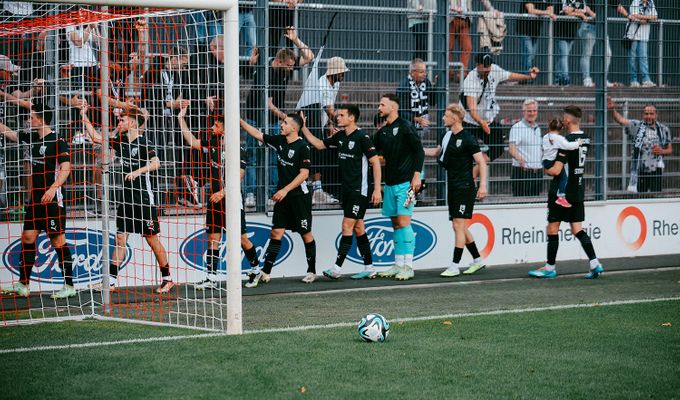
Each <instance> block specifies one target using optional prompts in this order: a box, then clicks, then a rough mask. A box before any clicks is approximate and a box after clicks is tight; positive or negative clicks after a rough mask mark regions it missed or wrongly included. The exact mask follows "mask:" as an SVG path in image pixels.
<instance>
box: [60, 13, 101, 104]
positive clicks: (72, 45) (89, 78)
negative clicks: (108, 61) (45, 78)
mask: <svg viewBox="0 0 680 400" xmlns="http://www.w3.org/2000/svg"><path fill="white" fill-rule="evenodd" d="M66 37H67V38H68V50H69V51H68V63H69V65H70V66H71V71H70V76H71V84H72V85H73V87H72V89H73V90H79V89H80V90H82V89H84V90H87V91H92V90H94V86H95V83H98V82H97V81H98V79H97V76H98V69H99V68H98V66H97V63H98V61H97V53H96V52H95V50H94V48H95V46H96V45H97V43H95V42H97V41H99V39H100V35H99V30H98V29H97V25H95V24H89V25H85V26H82V25H81V26H68V27H66Z"/></svg>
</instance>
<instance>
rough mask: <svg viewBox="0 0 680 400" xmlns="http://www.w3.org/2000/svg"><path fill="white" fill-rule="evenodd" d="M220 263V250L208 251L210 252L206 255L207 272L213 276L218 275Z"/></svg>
mask: <svg viewBox="0 0 680 400" xmlns="http://www.w3.org/2000/svg"><path fill="white" fill-rule="evenodd" d="M219 262H220V249H208V252H207V254H206V255H205V266H206V271H207V272H208V273H209V274H213V275H214V274H216V273H217V266H218V265H219Z"/></svg>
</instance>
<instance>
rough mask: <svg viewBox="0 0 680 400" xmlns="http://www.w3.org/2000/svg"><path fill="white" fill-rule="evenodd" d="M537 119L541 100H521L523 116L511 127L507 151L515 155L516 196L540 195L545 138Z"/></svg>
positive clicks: (514, 178) (513, 191) (513, 184)
mask: <svg viewBox="0 0 680 400" xmlns="http://www.w3.org/2000/svg"><path fill="white" fill-rule="evenodd" d="M537 119H538V102H537V101H536V100H534V99H527V100H524V104H522V119H521V120H520V121H519V122H518V123H516V124H515V125H513V126H512V128H510V140H509V144H508V151H509V152H510V155H511V156H512V172H511V175H510V180H511V182H512V195H513V196H538V195H539V194H540V193H541V182H542V181H543V164H542V162H541V161H542V156H543V151H542V149H541V143H542V140H543V139H542V137H541V128H540V127H539V126H538V123H537V122H536V120H537Z"/></svg>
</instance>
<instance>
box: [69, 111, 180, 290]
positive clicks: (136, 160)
mask: <svg viewBox="0 0 680 400" xmlns="http://www.w3.org/2000/svg"><path fill="white" fill-rule="evenodd" d="M81 116H82V117H83V122H84V123H85V128H86V130H87V132H88V134H89V135H90V138H91V139H92V141H93V142H94V143H101V142H102V140H103V139H102V136H101V135H100V134H99V133H98V132H97V131H95V130H94V128H93V126H92V123H90V120H89V119H88V118H87V107H83V108H82V109H81ZM145 123H146V119H145V117H144V115H143V114H142V112H141V111H139V110H137V109H130V110H129V111H125V112H123V113H121V114H120V116H119V118H118V127H117V128H116V130H117V132H118V134H117V135H113V136H112V137H111V138H110V140H109V145H110V146H111V149H113V150H114V151H115V152H116V155H117V156H118V159H119V160H120V163H121V166H122V167H123V168H122V174H123V176H122V182H123V187H122V190H121V191H120V192H119V193H118V195H117V199H116V202H117V203H118V208H117V210H116V230H117V232H116V247H115V249H114V251H113V256H112V257H111V264H110V269H109V275H110V276H111V280H110V285H111V288H110V289H114V288H115V287H116V285H117V278H118V270H119V268H120V266H121V265H120V264H121V262H122V261H123V260H124V259H125V252H126V249H125V246H126V244H127V240H128V236H129V235H130V233H138V234H140V235H142V236H144V238H145V239H146V242H147V243H148V244H149V246H150V247H151V250H152V251H153V253H154V255H155V257H156V261H157V262H158V267H159V268H160V271H161V275H162V277H163V282H162V283H161V286H160V287H158V288H157V289H156V293H161V294H162V293H168V292H170V290H171V289H172V288H173V287H174V286H175V283H174V282H173V281H172V279H171V277H170V266H169V265H168V255H167V252H166V251H165V247H163V244H162V243H161V241H160V239H159V238H158V234H159V233H160V224H159V222H158V206H157V205H156V199H155V198H154V188H153V185H152V183H151V173H152V172H153V171H156V170H157V169H158V168H160V166H161V162H160V160H159V159H158V156H157V155H156V151H155V150H154V149H153V147H151V144H150V143H149V141H148V140H146V138H145V137H144V136H142V132H143V126H144V124H145ZM114 133H115V132H114ZM92 288H93V289H96V290H101V288H102V287H101V283H98V284H94V285H92Z"/></svg>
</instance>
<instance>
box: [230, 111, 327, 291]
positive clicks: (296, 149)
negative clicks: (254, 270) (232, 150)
mask: <svg viewBox="0 0 680 400" xmlns="http://www.w3.org/2000/svg"><path fill="white" fill-rule="evenodd" d="M302 125H303V121H302V118H301V117H300V116H299V115H298V114H288V116H287V117H286V118H285V119H284V120H283V122H281V134H280V135H276V136H274V135H265V134H263V133H262V132H261V131H259V130H258V129H256V128H255V127H253V126H252V125H250V124H249V123H247V122H246V121H244V120H241V129H243V130H244V131H246V132H247V133H248V134H249V135H250V136H252V137H253V138H254V139H255V140H257V141H259V142H261V143H264V144H266V145H268V146H269V147H271V148H272V149H273V150H274V151H276V154H277V156H278V164H277V170H278V176H279V181H278V184H277V187H276V188H277V192H276V193H274V196H272V200H274V202H275V204H274V216H273V218H272V231H271V234H270V239H269V245H268V246H267V250H266V251H265V256H264V257H265V259H264V267H263V268H262V271H261V272H260V273H259V274H257V275H256V276H254V277H253V278H252V279H251V281H250V282H249V284H248V285H246V286H247V287H255V286H257V285H258V283H259V282H265V283H266V282H269V280H270V277H269V274H270V273H271V271H272V267H273V266H274V262H276V257H277V256H278V255H279V251H281V239H282V238H283V234H284V233H285V232H286V229H289V230H291V231H293V232H297V233H299V234H300V236H302V241H303V242H304V243H305V255H306V257H307V274H306V275H305V276H304V277H303V278H302V282H304V283H312V282H314V281H315V280H316V242H315V241H314V235H313V234H312V194H311V192H310V191H309V188H308V187H307V178H308V177H309V166H310V150H309V146H308V145H307V142H305V141H304V139H302V138H301V137H300V129H301V128H302Z"/></svg>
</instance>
